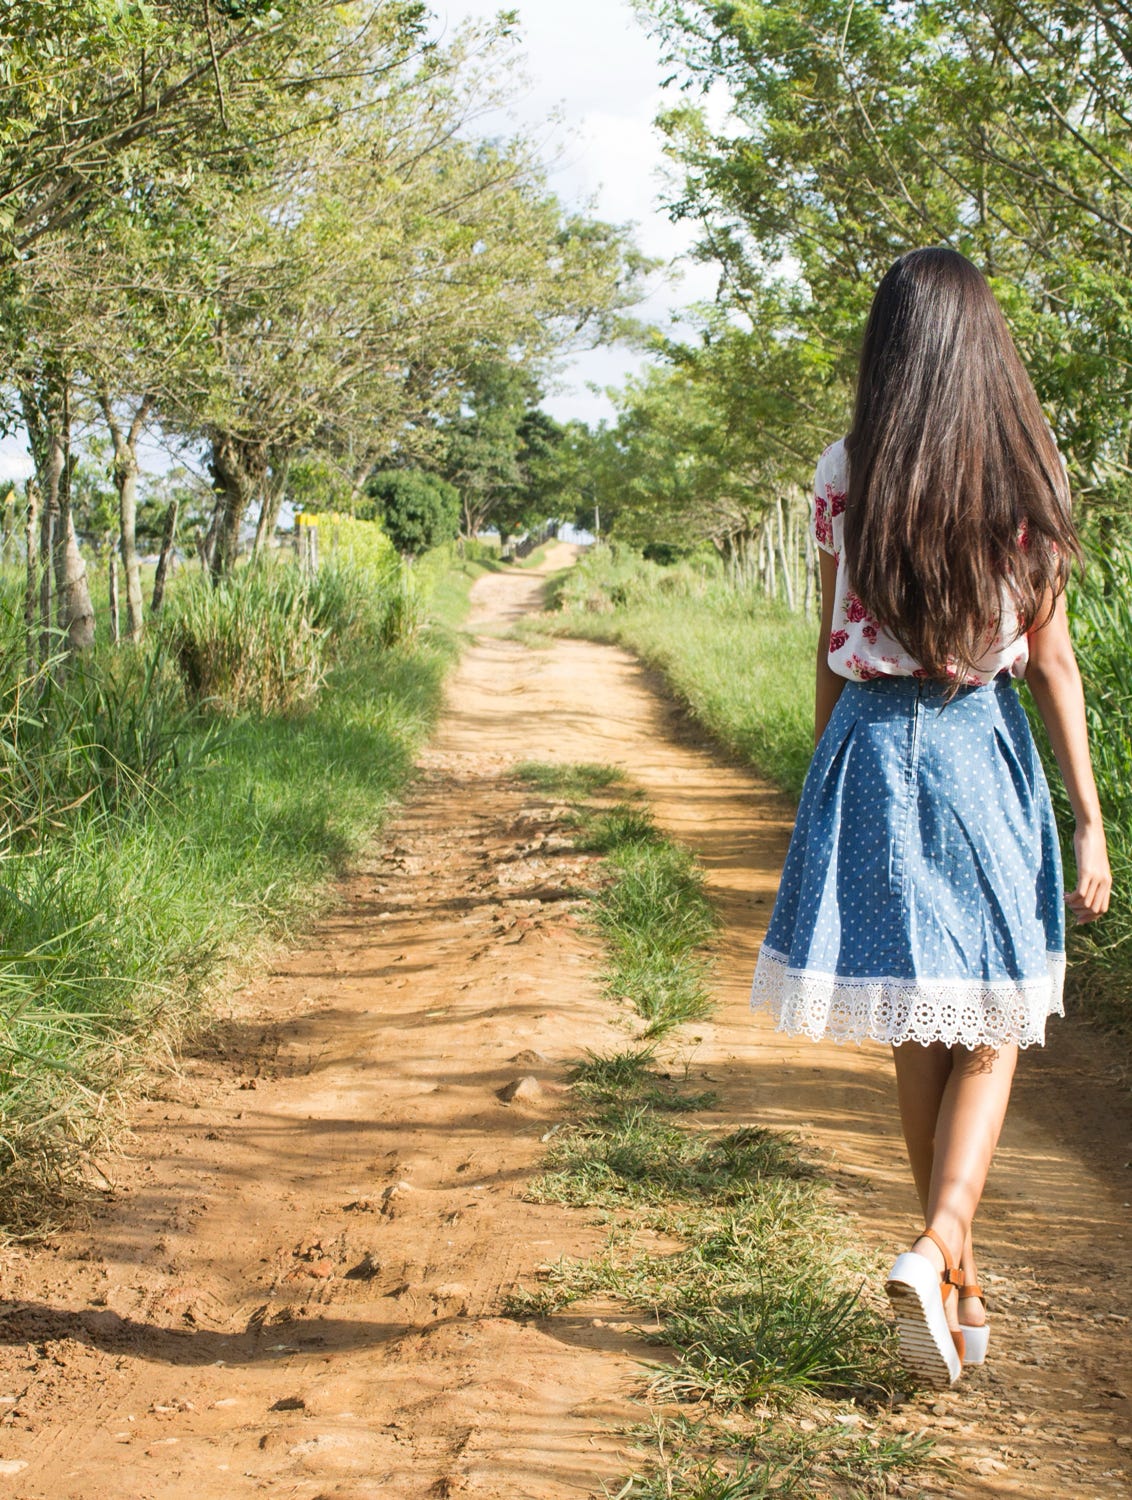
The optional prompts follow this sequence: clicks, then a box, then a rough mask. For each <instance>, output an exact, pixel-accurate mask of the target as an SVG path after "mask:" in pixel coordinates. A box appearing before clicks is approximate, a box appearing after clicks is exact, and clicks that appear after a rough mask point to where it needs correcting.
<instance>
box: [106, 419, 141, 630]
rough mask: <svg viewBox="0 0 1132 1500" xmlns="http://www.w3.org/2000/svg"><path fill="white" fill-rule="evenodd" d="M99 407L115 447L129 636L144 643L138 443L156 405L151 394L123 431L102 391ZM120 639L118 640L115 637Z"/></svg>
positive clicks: (115, 478) (115, 480) (115, 475)
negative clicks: (138, 535) (140, 562)
mask: <svg viewBox="0 0 1132 1500" xmlns="http://www.w3.org/2000/svg"><path fill="white" fill-rule="evenodd" d="M98 399H99V405H100V406H101V407H102V410H103V414H104V415H105V417H106V425H107V427H108V428H109V429H110V440H111V442H112V443H113V444H114V486H115V488H116V489H117V491H118V530H119V535H120V538H121V540H120V542H119V547H120V550H121V553H122V569H123V572H124V573H125V575H126V634H127V636H128V637H129V639H130V640H131V641H140V640H141V638H142V634H143V631H144V630H145V604H144V601H143V599H142V586H141V566H140V564H139V563H138V543H137V520H138V439H139V438H140V437H141V432H142V427H143V426H144V425H145V420H146V418H147V417H148V415H149V412H150V408H151V407H152V405H153V397H152V396H151V395H149V393H148V392H147V393H146V395H145V396H143V397H142V400H141V404H140V405H139V406H138V408H137V410H136V411H135V413H134V415H133V418H132V419H131V421H130V425H129V428H128V429H126V430H125V431H123V429H122V425H121V423H120V422H119V421H118V418H117V416H116V414H115V412H114V408H113V406H112V405H111V402H110V395H109V393H108V392H107V391H102V392H101V394H100V395H99V398H98ZM115 639H117V637H115Z"/></svg>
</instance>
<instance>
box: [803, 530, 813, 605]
mask: <svg viewBox="0 0 1132 1500" xmlns="http://www.w3.org/2000/svg"><path fill="white" fill-rule="evenodd" d="M805 557H806V561H805V575H804V576H805V580H806V584H805V592H804V593H803V595H802V609H803V611H804V613H805V616H806V619H807V620H808V619H809V618H810V616H811V615H812V614H813V612H814V539H813V537H812V536H811V534H810V528H809V527H808V526H807V527H806V554H805Z"/></svg>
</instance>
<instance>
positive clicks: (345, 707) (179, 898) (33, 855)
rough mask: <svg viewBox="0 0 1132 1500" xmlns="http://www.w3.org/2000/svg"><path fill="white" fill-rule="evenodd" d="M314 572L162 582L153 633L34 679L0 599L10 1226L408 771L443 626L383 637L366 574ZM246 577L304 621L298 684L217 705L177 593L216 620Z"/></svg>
mask: <svg viewBox="0 0 1132 1500" xmlns="http://www.w3.org/2000/svg"><path fill="white" fill-rule="evenodd" d="M324 571H325V572H326V573H327V577H326V578H324V581H323V585H322V586H320V587H318V588H315V589H310V588H306V589H304V588H303V587H302V586H300V585H301V581H296V580H295V579H294V578H291V577H283V576H280V577H277V578H270V579H265V578H252V577H250V576H249V578H248V579H247V580H244V579H241V580H239V582H238V583H237V585H235V586H234V587H233V589H232V590H231V591H230V593H229V596H228V600H227V601H224V600H221V601H220V602H219V603H217V604H215V605H211V604H208V603H202V602H201V601H200V600H199V599H198V598H197V597H196V592H195V591H196V590H197V589H198V588H199V587H200V585H198V584H196V583H195V582H192V581H190V580H187V579H182V580H179V589H178V592H179V593H181V595H182V597H181V598H179V599H176V600H174V601H173V609H172V611H171V623H170V625H169V626H168V627H167V629H168V630H169V636H168V637H166V635H165V633H164V631H162V632H159V633H158V635H157V637H156V639H154V640H153V641H152V642H150V643H149V644H147V645H145V646H143V647H141V648H132V647H127V648H124V649H122V650H120V651H113V650H111V649H110V648H109V647H106V648H103V649H100V650H99V651H97V652H96V653H95V654H94V655H93V656H92V657H90V658H89V659H87V660H85V661H83V662H81V663H73V664H71V665H70V666H69V667H68V669H67V670H66V671H65V672H62V673H58V674H56V678H55V680H47V681H44V682H39V683H36V682H33V683H28V682H26V681H24V680H23V679H22V678H21V676H20V675H19V673H20V671H22V668H21V666H20V664H21V663H22V643H19V644H17V642H18V636H19V628H18V621H17V617H16V615H15V613H14V612H13V610H11V609H9V611H8V614H7V616H4V615H3V614H2V613H0V668H7V676H6V677H0V735H2V738H3V747H2V748H3V755H4V759H3V761H2V763H0V794H2V797H3V809H4V813H5V816H6V818H7V822H8V826H9V829H10V830H11V832H10V837H9V840H8V844H7V846H6V848H5V849H4V850H3V863H2V866H0V1221H2V1222H4V1223H5V1224H7V1225H8V1226H9V1227H12V1226H14V1225H18V1224H23V1223H29V1222H37V1221H39V1220H40V1219H41V1218H42V1215H43V1213H44V1211H45V1206H46V1205H47V1204H48V1203H49V1202H50V1200H51V1195H52V1191H53V1189H57V1188H64V1187H66V1186H68V1185H69V1184H72V1183H74V1182H75V1181H76V1180H78V1179H80V1178H81V1176H82V1173H83V1171H84V1167H85V1164H86V1162H87V1161H89V1160H90V1158H91V1155H92V1153H98V1152H99V1151H101V1150H104V1149H107V1148H108V1147H109V1146H111V1145H112V1143H113V1140H114V1137H115V1134H116V1131H117V1129H118V1127H119V1125H120V1118H121V1116H120V1110H119V1109H118V1107H117V1106H118V1104H119V1101H120V1100H121V1099H122V1098H123V1097H124V1096H125V1095H126V1094H127V1093H128V1091H129V1090H130V1088H131V1087H132V1086H133V1085H134V1083H135V1082H136V1080H137V1079H138V1078H139V1077H140V1076H142V1073H143V1071H144V1069H145V1068H146V1066H147V1065H148V1064H149V1063H150V1062H151V1061H152V1059H153V1058H154V1056H155V1055H157V1054H160V1053H162V1052H167V1051H168V1050H169V1049H171V1048H174V1047H175V1046H176V1044H177V1042H178V1039H179V1038H180V1036H181V1035H182V1034H183V1033H184V1032H185V1030H186V1029H191V1028H192V1027H193V1026H194V1025H196V1024H198V1023H199V1021H200V1019H201V1017H202V1015H203V1014H205V1013H206V1012H207V1009H208V1006H209V1003H210V1000H211V996H212V994H213V992H214V989H215V987H216V986H217V984H218V983H219V982H220V980H221V979H222V977H223V975H224V974H225V973H226V972H228V970H229V968H230V966H231V965H233V964H236V965H246V964H247V963H249V962H252V961H254V960H255V958H256V955H257V952H258V950H259V948H260V945H262V944H263V943H264V941H265V940H268V939H276V938H278V937H280V936H285V935H287V934H290V933H293V932H294V931H296V930H297V929H299V928H301V927H302V926H303V925H305V924H306V923H308V922H309V921H310V920H311V918H312V917H313V916H314V915H315V914H316V913H317V912H318V911H319V910H320V908H321V907H322V905H323V903H324V902H325V901H326V899H327V896H328V891H329V885H328V882H329V879H330V877H331V876H333V875H334V873H335V872H337V871H338V870H340V869H341V868H342V867H343V865H344V863H345V862H346V861H348V860H349V858H350V857H351V856H352V855H353V854H355V853H356V852H357V851H358V850H359V849H360V848H361V847H362V846H363V845H364V844H365V843H366V841H367V840H368V839H369V838H371V837H372V835H373V833H374V832H375V830H376V829H377V828H378V827H379V826H380V824H381V822H382V819H383V818H384V817H385V815H386V813H387V811H388V809H389V807H390V805H391V803H392V802H393V800H394V799H395V798H396V796H397V795H398V793H399V792H400V790H401V789H402V788H403V786H404V785H405V782H406V780H407V778H408V776H409V774H410V772H411V769H412V763H413V757H414V754H415V751H416V749H417V747H418V746H419V745H420V743H421V742H422V740H423V739H424V737H425V736H426V735H427V733H428V732H429V729H430V728H431V726H432V724H433V722H434V721H435V717H436V714H437V712H438V709H439V705H440V701H441V684H442V679H443V676H444V673H445V671H446V669H447V666H448V664H449V663H450V661H451V660H452V658H453V655H454V653H455V650H456V645H457V638H456V634H455V631H454V629H453V628H452V625H451V624H449V625H446V626H439V625H438V626H435V627H434V626H431V625H429V626H426V627H424V628H423V629H420V630H418V631H417V632H416V633H415V635H414V637H413V638H412V639H411V640H409V641H403V642H401V643H399V644H386V645H383V644H382V636H381V634H380V632H381V628H382V627H381V621H380V617H379V615H378V614H377V613H375V611H376V609H377V608H379V602H378V603H377V604H375V599H374V590H373V586H372V581H367V580H365V579H364V578H362V577H361V576H360V575H359V576H358V577H356V578H352V579H351V578H347V577H344V576H343V575H341V574H337V575H334V574H332V571H331V570H324ZM474 573H475V569H474V567H473V568H470V569H469V571H467V572H463V573H458V574H456V575H454V576H449V574H448V573H447V571H446V570H445V568H444V566H443V564H441V565H438V566H437V568H436V569H435V572H434V573H433V575H432V576H431V582H432V584H434V585H435V593H436V597H437V598H438V600H439V605H440V607H441V608H442V609H443V611H444V612H445V614H446V615H447V616H448V618H449V620H450V621H455V620H457V619H458V618H459V616H460V613H461V610H462V609H463V608H464V607H465V606H466V601H467V592H468V588H469V587H470V584H471V582H472V579H473V576H474ZM15 586H16V581H13V588H15ZM241 587H243V588H244V589H245V590H246V592H245V593H241V592H240V590H241ZM264 590H271V591H273V597H272V599H271V602H270V607H271V608H273V609H275V610H277V612H278V613H279V614H280V616H283V615H285V613H286V610H287V609H294V610H295V611H301V617H300V620H299V622H298V623H297V624H296V623H295V621H294V620H291V621H290V622H289V623H290V624H291V625H293V626H294V628H295V632H296V634H302V633H303V632H305V631H306V630H307V629H308V628H309V629H310V630H311V631H313V632H322V633H323V635H322V639H323V641H324V644H323V645H322V646H321V647H320V649H321V651H322V656H321V663H320V673H321V681H320V686H319V690H318V691H317V692H316V693H315V694H313V695H311V694H304V695H302V697H301V700H300V701H296V700H295V698H294V696H293V695H289V694H285V695H284V697H283V699H282V701H281V700H280V698H279V697H277V696H274V697H272V698H271V700H270V703H271V711H267V712H264V711H261V708H260V706H259V701H258V700H257V698H256V695H255V694H254V693H250V694H244V695H243V696H242V697H240V699H239V702H238V703H237V702H235V701H231V700H230V701H229V702H228V704H227V710H226V713H225V716H224V717H223V718H221V719H218V718H217V716H216V715H215V714H213V713H209V712H205V711H202V705H201V704H200V703H198V702H197V701H195V700H196V693H197V690H198V689H197V687H196V685H195V683H194V681H193V680H192V679H191V678H190V677H189V676H188V674H186V675H185V676H182V673H181V671H180V670H178V660H177V657H176V653H175V650H174V645H173V643H174V642H176V640H177V639H178V637H177V634H176V632H177V630H178V629H180V622H181V621H183V620H184V619H185V617H186V615H188V614H189V612H190V611H195V612H196V613H195V619H196V621H197V625H198V626H199V627H200V629H199V635H198V637H197V639H198V640H204V639H205V638H206V634H207V632H206V630H205V628H204V625H205V624H207V626H208V629H210V630H213V631H214V632H215V633H216V634H217V635H219V636H223V634H224V632H225V631H231V630H232V629H233V628H234V622H237V621H239V620H240V619H242V618H243V614H242V612H243V611H244V610H245V609H246V607H247V605H248V600H249V599H251V598H253V597H259V598H261V599H262V594H263V591H264ZM232 601H234V602H232ZM229 604H231V608H230V609H229V607H228V606H229ZM5 619H6V620H7V625H6V626H5V625H4V620H5ZM287 623H288V622H286V621H283V622H282V623H280V622H277V625H278V628H279V629H280V630H282V629H283V628H284V626H285V625H286V624H287ZM5 629H6V630H7V634H6V635H5V634H4V631H5ZM374 632H379V634H377V635H376V636H375V634H374ZM5 643H7V646H9V647H10V648H11V649H10V650H6V649H5ZM207 696H209V697H211V696H212V695H211V693H210V694H208V695H207ZM299 710H301V711H299Z"/></svg>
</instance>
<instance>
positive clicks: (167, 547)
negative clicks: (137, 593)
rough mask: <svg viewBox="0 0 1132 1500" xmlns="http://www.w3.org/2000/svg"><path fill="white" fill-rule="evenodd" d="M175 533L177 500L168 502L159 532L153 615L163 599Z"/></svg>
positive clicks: (158, 609)
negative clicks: (162, 528)
mask: <svg viewBox="0 0 1132 1500" xmlns="http://www.w3.org/2000/svg"><path fill="white" fill-rule="evenodd" d="M176 535H177V501H176V500H171V501H170V502H169V509H168V510H167V511H166V512H165V530H164V531H163V532H162V534H161V556H160V557H159V558H158V559H157V572H156V574H155V575H154V579H153V600H152V602H151V603H150V606H149V607H150V611H151V613H153V614H155V615H159V614H160V613H161V606H162V603H163V602H164V599H165V580H166V578H167V577H168V576H169V563H170V561H171V559H172V556H173V540H174V538H175V537H176Z"/></svg>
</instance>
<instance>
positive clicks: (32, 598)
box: [24, 479, 42, 677]
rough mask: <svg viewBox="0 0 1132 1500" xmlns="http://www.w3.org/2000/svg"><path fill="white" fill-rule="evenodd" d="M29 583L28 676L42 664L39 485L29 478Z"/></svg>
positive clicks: (26, 599)
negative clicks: (40, 638)
mask: <svg viewBox="0 0 1132 1500" xmlns="http://www.w3.org/2000/svg"><path fill="white" fill-rule="evenodd" d="M27 495H28V514H27V531H26V533H25V536H26V538H27V584H26V587H25V589H24V637H25V639H26V642H27V656H28V676H29V677H34V676H35V675H36V673H37V672H38V671H39V668H40V666H41V665H42V658H41V656H40V644H39V638H38V637H39V630H38V625H39V487H38V486H37V485H36V482H35V480H34V479H29V480H28V486H27Z"/></svg>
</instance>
